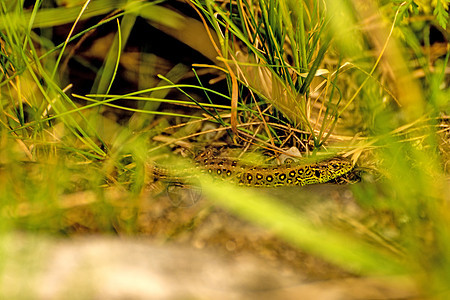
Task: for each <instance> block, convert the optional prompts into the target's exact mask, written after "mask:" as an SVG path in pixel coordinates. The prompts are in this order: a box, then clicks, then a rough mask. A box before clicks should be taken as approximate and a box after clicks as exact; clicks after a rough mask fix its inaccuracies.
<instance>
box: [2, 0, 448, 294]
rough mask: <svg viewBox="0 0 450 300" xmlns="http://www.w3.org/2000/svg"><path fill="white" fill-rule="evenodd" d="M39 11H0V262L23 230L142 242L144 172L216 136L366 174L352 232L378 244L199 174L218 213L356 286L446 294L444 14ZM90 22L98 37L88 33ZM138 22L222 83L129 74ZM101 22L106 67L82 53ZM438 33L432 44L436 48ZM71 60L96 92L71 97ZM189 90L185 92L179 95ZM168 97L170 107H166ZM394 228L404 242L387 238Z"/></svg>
mask: <svg viewBox="0 0 450 300" xmlns="http://www.w3.org/2000/svg"><path fill="white" fill-rule="evenodd" d="M39 3H40V2H37V3H35V4H34V5H30V7H28V8H26V9H24V4H23V3H21V1H18V2H16V1H2V2H1V4H2V6H1V16H0V17H1V18H0V29H1V36H0V38H1V40H0V42H1V54H2V55H1V58H0V61H1V71H2V72H1V83H0V87H1V98H0V99H1V100H0V101H1V109H0V122H1V126H0V205H1V207H0V208H1V214H2V217H1V221H0V228H1V235H2V237H4V240H5V243H2V247H5V248H6V247H8V239H7V237H8V236H9V233H11V232H16V231H18V230H21V231H26V232H30V233H45V234H54V235H57V236H60V235H71V234H76V233H84V232H88V233H92V232H97V233H108V234H109V233H121V234H122V233H126V234H130V235H135V234H139V233H140V231H139V230H140V228H141V226H142V222H153V221H154V220H152V219H151V218H150V217H148V216H143V214H145V213H146V212H147V209H146V208H147V207H148V206H152V205H156V204H155V202H152V201H153V198H152V197H153V194H152V193H149V192H148V190H149V189H151V188H152V184H151V174H149V170H150V169H151V165H152V164H153V163H154V161H155V160H161V158H162V160H163V163H164V161H165V163H166V164H167V163H168V162H169V160H168V159H167V158H168V157H171V151H173V150H175V151H180V150H179V148H177V147H174V146H173V145H177V146H185V148H188V149H190V148H196V147H197V148H201V147H203V146H204V145H205V143H206V144H207V143H212V142H208V139H207V138H203V137H204V136H206V134H205V132H209V133H212V134H218V135H220V138H221V139H222V140H220V141H221V142H222V144H221V145H224V144H227V143H228V144H230V143H232V142H234V143H236V144H237V145H239V146H241V147H247V146H249V145H250V144H256V145H258V146H259V147H262V148H264V149H270V150H272V151H274V153H277V151H278V152H280V151H284V150H283V149H284V148H283V147H285V146H287V145H291V144H295V143H297V145H304V148H303V149H302V150H304V151H306V152H307V153H309V154H310V153H312V154H316V153H318V152H323V151H324V150H327V149H328V150H329V151H330V152H335V153H337V152H339V153H340V154H342V155H345V156H347V157H351V158H352V159H353V160H354V161H355V162H356V161H357V162H358V166H360V167H361V168H362V169H366V170H370V172H368V174H366V175H363V181H362V182H361V183H359V184H357V185H354V186H352V187H351V189H352V190H353V192H354V193H355V195H356V198H357V201H358V205H359V206H360V207H361V208H362V210H363V212H364V215H368V216H370V220H371V221H370V222H372V223H373V222H374V223H375V225H373V224H364V222H362V223H361V225H362V226H364V227H365V228H366V229H367V231H370V232H371V233H372V234H373V235H372V236H374V237H377V238H380V239H383V240H384V244H383V243H377V242H376V239H375V238H374V239H373V240H370V239H369V240H364V239H361V238H360V236H358V234H357V232H356V230H355V232H352V231H351V230H347V231H344V230H342V229H339V228H334V227H333V226H332V225H330V226H326V225H320V226H316V225H315V223H314V220H310V219H308V218H307V217H306V216H303V215H302V216H300V215H298V214H296V211H295V210H292V209H291V208H289V207H286V206H284V205H283V204H282V203H280V202H279V201H277V200H276V199H272V198H270V197H268V196H267V195H264V194H262V193H261V192H259V191H258V193H257V192H255V191H252V190H245V189H241V188H237V187H235V186H231V185H227V184H220V185H217V184H216V183H214V182H210V181H209V178H207V177H206V178H202V174H198V176H199V178H201V180H200V181H201V182H202V191H203V193H204V195H205V196H206V197H207V198H208V199H210V200H211V201H212V202H213V203H214V204H217V205H219V206H222V207H224V208H227V209H229V210H230V211H231V212H232V213H234V214H236V215H238V216H240V217H242V218H244V219H246V220H249V221H251V222H253V223H255V224H259V225H261V226H263V227H266V228H268V229H270V230H272V231H273V232H275V233H276V234H277V236H279V237H280V238H282V239H285V240H286V241H288V242H289V243H291V244H292V245H294V246H295V247H298V248H300V249H303V250H306V251H308V252H310V253H312V254H314V255H318V256H320V257H322V258H324V259H326V260H327V261H330V262H333V263H335V264H337V265H339V266H340V267H342V268H343V269H346V270H349V271H351V272H354V273H356V274H362V275H368V276H372V275H380V274H383V275H386V274H389V275H400V274H401V275H405V274H407V275H409V276H412V277H413V278H414V279H415V280H416V282H417V284H418V286H419V287H420V289H421V291H422V292H423V293H424V294H427V295H430V296H433V297H436V298H442V299H445V298H446V297H448V295H449V291H448V288H449V286H448V280H447V279H448V278H450V227H449V226H450V215H449V210H448V201H449V200H450V199H449V196H448V195H449V180H448V163H449V158H450V156H449V153H450V152H449V117H448V110H449V108H450V106H449V103H450V102H449V99H450V89H449V76H448V74H449V72H450V71H449V67H448V60H449V56H450V52H449V48H448V47H449V46H448V38H449V36H448V31H447V30H446V29H445V28H446V25H447V21H448V14H447V11H448V1H437V4H434V6H430V5H429V4H422V3H420V5H417V4H416V3H415V2H413V1H407V2H403V3H401V4H398V3H397V2H395V1H393V2H392V3H390V2H389V3H386V4H383V5H381V4H380V6H375V4H373V3H372V4H363V3H360V2H358V1H355V2H354V3H349V2H347V1H338V2H336V1H327V2H325V3H322V2H320V3H319V2H316V1H304V2H301V5H296V4H295V3H294V1H253V2H251V3H250V2H247V1H237V4H234V3H230V2H222V3H221V4H220V5H219V3H216V2H213V1H194V0H193V1H191V2H190V3H191V6H188V5H186V6H183V8H185V9H186V10H187V9H189V10H191V15H195V14H196V13H197V12H198V13H199V14H200V15H201V16H202V18H203V19H202V18H200V17H199V16H200V15H196V17H195V18H190V17H188V16H187V15H184V14H183V13H182V12H180V11H179V10H178V11H176V10H174V9H171V7H170V6H164V5H159V2H152V3H142V2H140V1H106V0H99V1H95V2H92V3H90V4H89V6H88V7H89V9H88V10H85V8H84V7H83V6H82V4H79V3H78V2H74V3H72V2H71V1H69V2H64V4H63V3H61V5H65V6H66V7H57V8H50V7H48V8H44V7H40V6H39V5H38V4H39ZM85 4H87V2H86V3H85ZM87 12H89V14H87ZM105 14H108V15H107V16H105ZM88 18H94V20H95V22H93V23H92V24H95V25H92V24H90V23H83V22H82V20H84V19H88ZM95 18H97V19H95ZM139 19H144V20H145V22H146V23H150V24H152V26H155V27H158V28H160V29H161V30H162V31H164V32H166V33H168V34H169V35H171V36H173V37H175V38H178V39H180V40H181V41H182V42H183V43H185V44H188V45H189V46H190V47H193V48H194V49H196V50H197V51H198V52H200V53H201V54H202V55H203V56H204V57H206V58H209V59H210V62H213V63H215V66H214V67H213V69H216V71H206V72H205V70H209V69H207V68H205V64H202V65H197V66H195V67H194V69H193V70H194V71H191V69H190V67H191V66H188V68H186V67H185V66H182V65H180V64H177V65H174V66H173V67H170V68H168V69H170V71H167V72H164V76H160V77H159V78H162V80H161V81H158V80H159V79H158V78H157V77H156V76H155V75H156V73H158V72H157V69H158V67H159V66H158V64H157V63H156V62H158V61H159V62H160V60H157V59H156V58H155V57H153V56H150V57H148V56H146V55H145V54H144V53H141V54H140V55H137V56H139V58H138V59H136V57H135V56H136V53H134V52H133V51H131V50H130V49H126V45H127V41H128V39H129V38H130V39H131V37H132V36H133V29H135V27H136V26H137V25H136V24H138V23H137V22H138V21H139ZM116 20H117V22H116ZM79 21H80V22H81V23H78V22H79ZM202 22H204V23H205V24H207V25H208V26H209V27H208V28H209V32H208V31H207V33H205V31H204V29H203V24H202ZM62 24H70V25H67V26H66V27H63V28H65V31H64V32H65V33H66V34H65V36H64V38H63V39H62V40H61V41H59V39H61V38H60V37H57V36H56V37H55V36H53V35H54V34H55V32H54V31H52V27H55V26H60V25H62ZM72 24H73V28H72ZM183 24H189V25H190V26H189V28H190V30H192V31H193V32H189V31H188V29H186V28H185V27H183V26H185V25H183ZM106 25H108V26H110V29H111V28H112V29H111V30H113V31H114V32H115V34H113V35H110V36H109V38H106V39H105V40H101V41H100V44H101V43H103V41H108V42H109V45H110V47H107V49H105V48H101V49H103V50H104V53H103V54H104V55H103V57H102V63H101V65H100V66H98V65H95V64H93V63H92V64H90V63H89V59H87V58H86V57H88V58H89V56H84V57H83V56H82V55H77V51H80V52H82V50H79V49H83V48H82V46H83V42H84V40H83V39H84V38H88V37H89V35H90V34H92V32H94V31H95V30H96V28H102V26H106ZM82 26H87V27H82ZM58 28H60V27H58ZM71 28H72V29H74V31H71V30H69V29H71ZM180 32H184V33H185V34H186V36H188V37H191V39H189V38H186V36H184V37H181V34H180ZM432 32H434V34H436V32H437V34H438V36H439V38H437V39H436V40H435V41H432V40H431V39H430V35H431V33H432ZM196 35H198V36H202V37H204V38H205V39H204V40H203V43H204V45H202V44H201V43H200V44H199V43H197V42H196V41H195V39H194V37H195V36H196ZM99 39H100V38H99ZM57 41H58V42H57ZM212 41H214V42H215V43H216V49H215V51H216V52H215V51H211V48H214V47H213V46H211V42H212ZM77 43H79V44H77ZM96 45H98V44H96ZM96 49H97V48H96ZM83 51H85V50H83ZM90 51H93V52H95V51H94V50H90ZM86 52H88V51H86ZM211 53H216V54H217V55H216V56H214V55H215V54H214V55H211ZM95 54H96V55H97V56H98V55H99V53H95ZM182 54H183V53H180V55H182ZM90 57H91V58H92V57H96V56H90ZM70 59H73V60H76V61H77V62H79V63H80V64H81V65H83V67H86V69H89V70H90V71H92V72H93V73H94V74H95V77H94V78H93V80H92V81H90V86H88V87H87V88H86V87H83V88H82V89H81V90H88V91H90V93H86V95H77V94H72V93H71V89H77V87H76V86H72V82H71V80H70V77H69V73H70V68H71V64H70V62H69V61H70ZM130 62H131V63H130ZM145 63H147V64H150V67H148V66H147V67H148V68H150V69H151V70H147V69H145V68H144V66H145ZM152 63H154V65H151V64H152ZM130 64H131V65H132V66H134V67H136V66H135V65H137V66H138V67H136V68H135V69H132V68H131V67H130ZM209 67H211V65H209ZM68 69H69V70H68ZM130 70H134V71H135V74H134V75H128V76H129V77H132V78H133V79H134V80H135V81H136V82H137V83H136V86H137V87H138V88H139V89H138V91H137V92H135V91H134V90H133V89H129V90H128V91H126V92H125V93H124V94H123V95H121V94H117V95H114V94H112V93H111V90H114V88H115V82H116V81H118V80H119V79H118V76H119V73H120V71H123V72H125V73H127V72H128V73H131V71H130ZM217 70H219V71H217ZM202 72H203V73H202ZM218 72H219V73H218ZM149 74H150V75H149ZM202 74H203V75H205V74H206V75H209V76H211V74H212V75H213V79H212V80H211V81H214V80H218V81H220V80H225V81H226V83H227V84H226V88H225V91H223V89H221V90H219V91H213V90H210V89H209V88H208V87H207V86H205V83H204V82H205V81H206V79H204V78H203V77H202ZM183 76H187V77H190V78H191V79H192V78H195V80H194V83H195V84H193V83H192V82H190V83H188V84H184V83H180V84H177V83H178V82H179V81H180V80H181V79H182V78H183ZM117 85H118V84H117ZM173 90H175V91H178V93H177V94H175V95H177V97H178V98H176V99H171V98H170V97H173V95H174V93H172V94H171V93H170V91H173ZM115 92H117V93H120V92H121V90H120V89H117V90H115ZM124 99H127V100H128V101H130V102H137V104H136V105H127V104H124V102H120V101H121V100H124ZM197 99H206V100H205V102H206V103H203V104H199V103H197V101H198V100H197ZM218 99H219V100H220V101H219V100H218ZM217 101H218V102H219V103H220V104H218V103H216V102H217ZM208 102H209V103H208ZM224 102H225V103H224ZM188 104H189V105H188ZM164 105H165V106H164ZM172 105H173V106H172ZM175 105H177V106H175ZM194 105H198V106H200V107H201V108H202V109H203V111H201V110H199V109H198V106H197V108H195V109H194V108H192V107H191V106H194ZM186 107H188V109H186ZM199 111H200V112H199ZM125 112H126V113H128V114H126V115H125V116H122V115H121V113H125ZM201 112H204V114H202V113H201ZM111 115H113V117H111ZM197 120H201V121H197ZM207 122H210V123H213V125H212V127H207V126H205V125H203V123H207ZM179 124H181V125H179ZM255 124H256V125H255ZM172 126H173V127H172ZM280 128H283V130H280ZM208 130H209V131H208ZM289 130H292V131H289ZM199 131H200V133H199ZM202 131H203V133H202ZM286 132H288V133H286ZM289 132H291V133H290V134H289ZM194 136H199V138H198V139H193V137H194ZM227 137H228V138H227ZM248 140H250V141H251V142H250V143H247V142H248ZM224 141H225V142H224ZM298 141H299V142H298ZM214 142H218V141H217V140H214ZM303 142H304V144H302V143H303ZM183 143H184V144H183ZM196 143H198V145H197V144H196ZM164 145H165V146H164ZM199 145H200V146H199ZM299 148H300V146H299ZM177 153H179V152H177ZM176 163H177V160H176V159H175V160H173V164H176ZM178 163H181V164H186V162H184V161H183V160H182V161H181V162H178ZM186 167H187V168H191V167H192V166H191V165H187V166H184V167H183V168H186ZM192 172H193V173H195V170H193V171H192ZM371 172H372V173H374V174H377V175H376V176H375V175H371V174H372V173H371ZM378 175H380V176H379V177H381V178H380V179H379V180H374V178H375V177H378ZM368 219H369V218H368ZM386 219H388V220H389V221H388V222H386ZM392 228H395V230H394V231H395V232H396V234H394V235H389V234H387V232H392V230H391V229H392ZM392 249H397V250H396V251H393V250H392ZM0 263H1V262H0Z"/></svg>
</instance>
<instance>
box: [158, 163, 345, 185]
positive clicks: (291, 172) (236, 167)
mask: <svg viewBox="0 0 450 300" xmlns="http://www.w3.org/2000/svg"><path fill="white" fill-rule="evenodd" d="M196 161H197V163H198V166H199V168H200V169H201V170H202V171H204V172H207V173H209V174H211V175H214V176H215V177H219V178H221V179H224V180H227V181H231V182H234V183H237V184H238V185H243V186H250V187H278V186H294V185H299V186H303V185H307V184H316V183H324V182H328V181H330V180H333V179H336V178H338V177H340V176H342V175H345V174H347V173H349V172H350V171H351V170H352V169H353V164H352V162H351V161H350V160H347V159H344V158H332V159H329V160H325V161H321V162H317V163H309V164H298V165H297V164H296V165H282V166H269V165H265V166H252V165H248V164H245V163H243V162H240V161H238V160H235V159H229V158H214V157H207V156H200V157H197V158H196ZM158 173H159V174H156V176H159V177H166V178H169V179H170V176H168V175H167V172H165V173H166V174H164V175H161V174H162V173H161V172H158ZM177 180H180V178H179V177H178V179H177Z"/></svg>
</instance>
